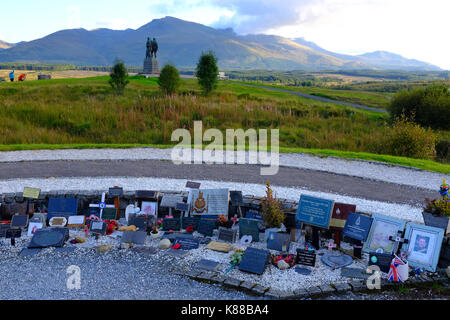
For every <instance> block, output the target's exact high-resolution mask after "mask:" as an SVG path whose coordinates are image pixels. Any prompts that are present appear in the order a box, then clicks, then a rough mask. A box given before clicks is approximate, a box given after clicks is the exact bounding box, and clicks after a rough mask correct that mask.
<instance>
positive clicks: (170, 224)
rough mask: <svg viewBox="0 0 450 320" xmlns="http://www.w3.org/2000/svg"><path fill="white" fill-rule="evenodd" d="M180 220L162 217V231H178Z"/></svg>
mask: <svg viewBox="0 0 450 320" xmlns="http://www.w3.org/2000/svg"><path fill="white" fill-rule="evenodd" d="M180 229H181V220H180V219H179V218H164V219H163V231H170V230H173V231H180Z"/></svg>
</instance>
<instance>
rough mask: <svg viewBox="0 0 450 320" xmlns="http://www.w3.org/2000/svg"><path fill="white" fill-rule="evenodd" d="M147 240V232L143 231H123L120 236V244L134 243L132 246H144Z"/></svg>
mask: <svg viewBox="0 0 450 320" xmlns="http://www.w3.org/2000/svg"><path fill="white" fill-rule="evenodd" d="M146 239H147V232H145V231H124V232H123V234H122V242H125V243H130V241H131V243H134V244H145V240H146Z"/></svg>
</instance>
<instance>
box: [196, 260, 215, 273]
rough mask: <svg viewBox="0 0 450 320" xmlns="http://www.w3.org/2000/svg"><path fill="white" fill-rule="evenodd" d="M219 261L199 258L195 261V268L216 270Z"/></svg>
mask: <svg viewBox="0 0 450 320" xmlns="http://www.w3.org/2000/svg"><path fill="white" fill-rule="evenodd" d="M219 266H220V263H219V262H216V261H212V260H208V259H201V260H200V261H199V262H198V263H197V268H199V269H203V270H207V271H217V269H218V268H219Z"/></svg>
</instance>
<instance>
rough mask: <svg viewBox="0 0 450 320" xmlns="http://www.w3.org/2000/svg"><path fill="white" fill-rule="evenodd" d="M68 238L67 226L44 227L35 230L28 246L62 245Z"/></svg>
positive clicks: (46, 246)
mask: <svg viewBox="0 0 450 320" xmlns="http://www.w3.org/2000/svg"><path fill="white" fill-rule="evenodd" d="M67 240H69V229H68V228H46V229H39V230H37V231H36V232H35V233H34V235H33V238H31V242H30V244H29V245H28V248H48V247H62V246H64V243H65V242H66V241H67Z"/></svg>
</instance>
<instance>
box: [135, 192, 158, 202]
mask: <svg viewBox="0 0 450 320" xmlns="http://www.w3.org/2000/svg"><path fill="white" fill-rule="evenodd" d="M135 197H136V198H137V199H146V200H157V199H158V192H157V191H147V190H138V191H136V194H135Z"/></svg>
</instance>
